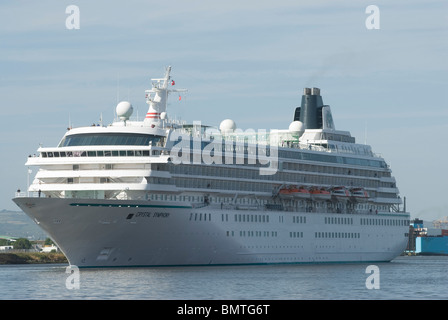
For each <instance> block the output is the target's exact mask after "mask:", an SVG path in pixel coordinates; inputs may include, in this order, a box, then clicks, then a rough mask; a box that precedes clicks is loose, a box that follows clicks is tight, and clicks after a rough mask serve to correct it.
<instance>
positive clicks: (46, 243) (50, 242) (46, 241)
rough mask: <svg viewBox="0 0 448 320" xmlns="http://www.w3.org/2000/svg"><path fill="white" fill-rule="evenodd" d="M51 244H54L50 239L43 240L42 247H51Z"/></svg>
mask: <svg viewBox="0 0 448 320" xmlns="http://www.w3.org/2000/svg"><path fill="white" fill-rule="evenodd" d="M52 244H54V242H53V240H51V239H50V238H47V239H45V242H44V246H51V245H52Z"/></svg>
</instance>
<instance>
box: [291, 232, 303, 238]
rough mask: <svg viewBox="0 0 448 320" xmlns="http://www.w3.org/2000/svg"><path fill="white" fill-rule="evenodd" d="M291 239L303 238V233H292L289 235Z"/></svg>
mask: <svg viewBox="0 0 448 320" xmlns="http://www.w3.org/2000/svg"><path fill="white" fill-rule="evenodd" d="M289 237H290V238H303V232H302V231H301V232H299V231H297V232H296V231H292V232H290V233H289Z"/></svg>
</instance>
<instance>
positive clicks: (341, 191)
mask: <svg viewBox="0 0 448 320" xmlns="http://www.w3.org/2000/svg"><path fill="white" fill-rule="evenodd" d="M331 195H332V196H333V197H334V198H336V199H338V200H348V199H350V192H349V191H348V190H347V188H345V187H334V188H333V189H332V190H331Z"/></svg>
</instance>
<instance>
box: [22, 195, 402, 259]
mask: <svg viewBox="0 0 448 320" xmlns="http://www.w3.org/2000/svg"><path fill="white" fill-rule="evenodd" d="M14 202H15V203H16V204H17V205H18V206H19V207H20V208H21V209H22V210H23V211H24V212H25V213H27V214H28V215H29V216H30V217H31V218H32V219H33V220H34V221H35V222H36V223H37V224H38V225H39V226H40V227H41V228H42V229H43V230H45V231H46V232H47V233H48V234H49V235H50V236H51V237H52V239H53V240H54V241H55V242H56V243H57V245H58V246H59V248H60V249H61V250H62V251H63V253H64V254H65V255H66V257H67V259H68V260H69V263H70V264H71V265H76V266H78V267H135V266H195V265H239V264H282V263H338V262H380V261H390V260H392V259H394V258H395V257H397V256H398V255H400V254H401V253H402V252H403V250H404V249H405V247H406V244H407V237H406V234H407V233H408V231H409V227H408V224H407V223H408V220H409V214H404V213H403V214H387V213H384V214H381V213H378V214H364V215H361V214H356V215H354V214H329V213H310V212H308V213H305V212H303V213H300V212H284V211H269V210H227V209H221V208H220V207H219V206H217V207H216V208H213V207H212V206H204V207H202V208H196V209H195V208H192V207H191V206H184V205H182V204H181V203H175V202H173V203H169V202H164V203H163V202H152V201H120V202H117V201H108V200H87V199H83V200H81V199H53V198H25V197H20V198H15V199H14ZM362 219H363V220H362ZM381 220H382V221H381ZM392 220H393V221H392ZM254 221H257V222H254Z"/></svg>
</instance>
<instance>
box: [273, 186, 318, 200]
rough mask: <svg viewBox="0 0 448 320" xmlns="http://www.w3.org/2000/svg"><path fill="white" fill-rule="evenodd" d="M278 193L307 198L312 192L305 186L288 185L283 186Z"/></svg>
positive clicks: (285, 196) (287, 196) (282, 195)
mask: <svg viewBox="0 0 448 320" xmlns="http://www.w3.org/2000/svg"><path fill="white" fill-rule="evenodd" d="M278 193H279V195H280V196H281V197H283V198H301V199H306V198H309V197H310V192H309V191H308V190H307V189H306V188H305V187H297V186H288V187H284V188H281V189H280V190H279V191H278Z"/></svg>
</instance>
